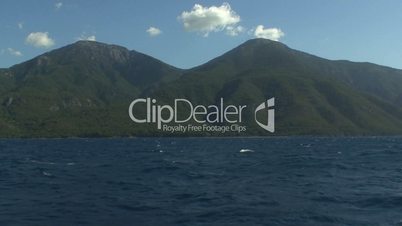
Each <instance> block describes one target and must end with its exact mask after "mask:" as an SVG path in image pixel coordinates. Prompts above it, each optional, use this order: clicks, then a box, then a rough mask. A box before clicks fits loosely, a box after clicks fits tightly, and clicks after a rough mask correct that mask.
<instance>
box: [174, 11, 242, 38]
mask: <svg viewBox="0 0 402 226" xmlns="http://www.w3.org/2000/svg"><path fill="white" fill-rule="evenodd" d="M178 18H179V20H180V21H182V22H183V26H184V28H185V29H186V31H189V32H199V33H202V34H203V35H204V36H205V37H207V36H208V34H209V33H210V32H218V31H222V30H224V29H227V28H228V27H232V28H233V27H235V25H236V24H237V23H239V22H240V16H239V15H237V13H236V12H235V11H233V10H232V9H231V7H230V5H229V4H228V3H223V4H222V5H221V6H219V7H218V6H211V7H204V6H202V5H199V4H196V5H194V7H193V8H192V10H191V11H189V12H187V11H184V12H182V13H181V15H180V16H179V17H178ZM229 30H230V29H228V31H229ZM232 30H233V29H232ZM229 33H230V32H229Z"/></svg>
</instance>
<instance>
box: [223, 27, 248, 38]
mask: <svg viewBox="0 0 402 226" xmlns="http://www.w3.org/2000/svg"><path fill="white" fill-rule="evenodd" d="M243 32H244V27H242V26H236V27H233V26H228V27H226V34H228V35H230V36H238V35H239V34H240V33H243Z"/></svg>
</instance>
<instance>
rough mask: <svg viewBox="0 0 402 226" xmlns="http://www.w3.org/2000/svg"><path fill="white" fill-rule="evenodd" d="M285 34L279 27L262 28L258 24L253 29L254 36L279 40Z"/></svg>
mask: <svg viewBox="0 0 402 226" xmlns="http://www.w3.org/2000/svg"><path fill="white" fill-rule="evenodd" d="M284 35H285V33H283V32H282V31H281V29H279V28H264V26H263V25H258V26H257V28H256V29H255V31H254V36H255V37H257V38H265V39H270V40H273V41H279V39H280V38H282V37H283V36H284Z"/></svg>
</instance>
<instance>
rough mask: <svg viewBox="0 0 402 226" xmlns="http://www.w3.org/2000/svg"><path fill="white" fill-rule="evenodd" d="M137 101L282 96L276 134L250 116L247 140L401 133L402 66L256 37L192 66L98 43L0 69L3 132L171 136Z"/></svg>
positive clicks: (235, 101)
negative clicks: (131, 113) (139, 114)
mask: <svg viewBox="0 0 402 226" xmlns="http://www.w3.org/2000/svg"><path fill="white" fill-rule="evenodd" d="M138 97H155V98H157V99H158V101H160V102H161V103H169V101H171V99H174V98H188V99H190V100H191V101H193V102H195V103H198V104H213V103H217V102H218V101H219V100H220V98H225V100H227V101H228V102H229V103H233V104H244V103H250V104H251V105H253V104H254V105H255V104H257V103H260V102H263V101H264V100H266V99H268V98H270V97H276V99H277V105H276V112H277V113H276V115H277V132H276V133H275V134H269V133H266V132H265V131H264V130H262V129H261V128H258V126H256V125H255V123H253V118H251V117H248V118H247V117H246V119H245V120H246V122H245V123H246V125H247V126H248V127H249V131H248V132H247V133H246V135H383V134H402V109H401V104H402V70H398V69H393V68H390V67H385V66H378V65H375V64H370V63H355V62H349V61H339V60H338V61H332V60H327V59H324V58H321V57H318V56H314V55H311V54H308V53H304V52H301V51H298V50H294V49H291V48H289V47H288V46H286V45H285V44H282V43H279V42H275V41H270V40H265V39H253V40H249V41H246V42H245V43H243V44H241V45H239V46H238V47H236V48H234V49H232V50H230V51H228V52H226V53H224V54H222V55H221V56H218V57H216V58H214V59H212V60H210V61H208V62H207V63H205V64H202V65H199V66H197V67H194V68H191V69H186V70H184V69H179V68H175V67H173V66H171V65H169V64H166V63H164V62H162V61H160V60H158V59H156V58H153V57H150V56H147V55H146V54H143V53H139V52H137V51H134V50H128V49H127V48H124V47H121V46H118V45H109V44H104V43H99V42H92V41H79V42H76V43H74V44H71V45H67V46H65V47H62V48H59V49H56V50H52V51H49V52H47V53H44V54H42V55H40V56H38V57H35V58H33V59H31V60H29V61H26V62H24V63H21V64H17V65H14V66H12V67H10V68H8V69H0V136H2V137H66V136H67V137H68V136H83V137H87V136H89V137H92V136H154V135H157V136H159V135H161V136H164V135H169V134H164V133H161V132H160V131H157V130H155V128H150V126H149V125H148V126H147V125H137V124H134V123H133V122H132V121H130V119H129V117H128V114H127V108H128V105H129V104H130V102H131V101H132V100H133V99H135V98H138ZM249 115H252V114H251V113H250V114H249ZM176 135H177V134H176ZM186 135H201V136H203V135H208V134H205V133H201V134H186ZM228 135H238V134H228Z"/></svg>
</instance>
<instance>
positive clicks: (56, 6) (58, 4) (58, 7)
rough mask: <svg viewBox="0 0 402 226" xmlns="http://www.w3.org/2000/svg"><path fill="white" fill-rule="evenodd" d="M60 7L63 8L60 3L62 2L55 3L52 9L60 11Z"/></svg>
mask: <svg viewBox="0 0 402 226" xmlns="http://www.w3.org/2000/svg"><path fill="white" fill-rule="evenodd" d="M62 6H63V3H62V2H56V3H55V4H54V8H56V9H61V7H62Z"/></svg>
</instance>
